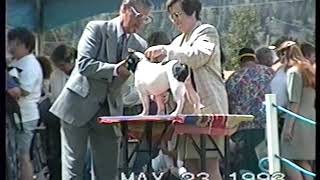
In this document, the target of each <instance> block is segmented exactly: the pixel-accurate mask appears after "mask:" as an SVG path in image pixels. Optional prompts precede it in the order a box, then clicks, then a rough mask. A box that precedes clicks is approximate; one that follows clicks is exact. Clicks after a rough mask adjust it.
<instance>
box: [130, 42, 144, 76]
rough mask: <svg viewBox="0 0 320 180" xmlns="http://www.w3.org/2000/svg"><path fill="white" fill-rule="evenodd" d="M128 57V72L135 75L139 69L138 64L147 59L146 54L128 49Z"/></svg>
mask: <svg viewBox="0 0 320 180" xmlns="http://www.w3.org/2000/svg"><path fill="white" fill-rule="evenodd" d="M128 53H129V55H128V57H127V59H126V60H127V63H128V70H129V71H132V72H133V73H134V72H135V71H136V69H137V65H138V63H139V62H140V61H141V60H142V59H143V58H145V56H144V54H142V53H141V52H138V51H135V50H133V49H130V48H129V49H128Z"/></svg>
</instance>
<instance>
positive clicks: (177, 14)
mask: <svg viewBox="0 0 320 180" xmlns="http://www.w3.org/2000/svg"><path fill="white" fill-rule="evenodd" d="M182 14H183V13H182V12H175V13H172V14H170V15H169V19H170V20H171V21H174V20H176V19H179V18H180V17H181V15H182Z"/></svg>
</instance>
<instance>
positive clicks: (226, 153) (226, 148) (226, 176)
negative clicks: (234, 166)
mask: <svg viewBox="0 0 320 180" xmlns="http://www.w3.org/2000/svg"><path fill="white" fill-rule="evenodd" d="M224 140H225V145H224V179H225V180H228V179H230V178H229V173H230V166H229V158H228V157H229V154H230V149H229V147H230V146H229V140H230V137H229V136H228V135H226V136H225V137H224Z"/></svg>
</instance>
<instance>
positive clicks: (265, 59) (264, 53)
mask: <svg viewBox="0 0 320 180" xmlns="http://www.w3.org/2000/svg"><path fill="white" fill-rule="evenodd" d="M255 54H256V57H257V61H258V63H259V64H262V65H265V66H269V67H270V66H271V65H272V64H273V63H274V61H275V60H276V57H275V56H276V53H275V51H274V50H272V49H269V48H268V47H260V48H257V50H256V52H255Z"/></svg>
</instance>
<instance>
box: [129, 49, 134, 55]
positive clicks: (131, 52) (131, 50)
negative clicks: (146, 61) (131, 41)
mask: <svg viewBox="0 0 320 180" xmlns="http://www.w3.org/2000/svg"><path fill="white" fill-rule="evenodd" d="M134 52H136V50H134V49H132V48H128V53H129V55H131V54H133V53H134Z"/></svg>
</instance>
